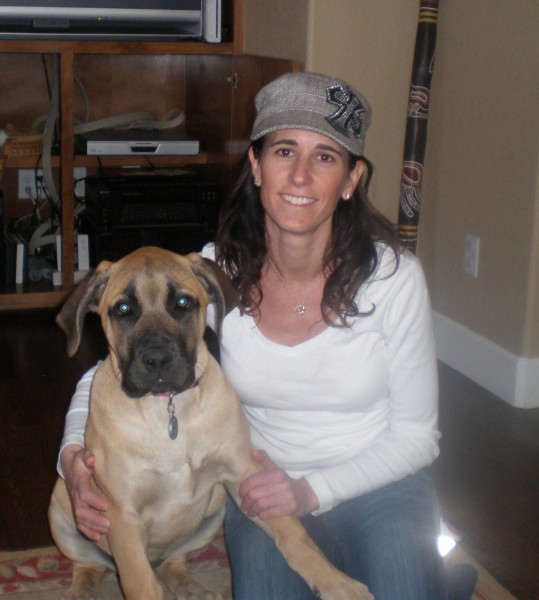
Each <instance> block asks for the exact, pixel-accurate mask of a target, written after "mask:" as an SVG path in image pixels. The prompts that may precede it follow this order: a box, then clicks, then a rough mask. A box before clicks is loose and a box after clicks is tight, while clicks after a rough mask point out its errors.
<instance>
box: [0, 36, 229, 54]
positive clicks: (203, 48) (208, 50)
mask: <svg viewBox="0 0 539 600" xmlns="http://www.w3.org/2000/svg"><path fill="white" fill-rule="evenodd" d="M235 51H236V48H235V44H233V43H231V42H225V43H221V44H209V43H207V42H197V41H189V42H186V41H182V42H106V41H101V42H94V41H88V42H77V41H62V40H5V39H3V40H0V52H2V53H3V52H7V53H15V54H20V53H24V54H66V53H72V54H129V55H156V54H168V55H174V54H181V55H190V54H203V55H219V54H232V53H233V52H235Z"/></svg>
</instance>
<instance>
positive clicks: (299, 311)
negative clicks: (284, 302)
mask: <svg viewBox="0 0 539 600" xmlns="http://www.w3.org/2000/svg"><path fill="white" fill-rule="evenodd" d="M268 261H269V264H270V265H271V266H272V267H273V269H274V270H275V272H276V273H277V277H278V278H279V280H280V281H281V283H282V284H283V286H284V287H285V288H286V290H287V291H288V295H290V288H289V287H288V284H287V283H286V281H285V279H284V277H283V276H282V275H281V271H279V269H278V268H277V265H276V264H275V263H274V262H273V260H271V257H269V256H268ZM320 277H321V275H320ZM293 311H294V313H295V314H296V315H297V316H298V317H301V316H302V315H304V314H305V313H306V312H307V306H306V305H305V303H304V302H300V303H299V304H296V305H295V306H294V308H293Z"/></svg>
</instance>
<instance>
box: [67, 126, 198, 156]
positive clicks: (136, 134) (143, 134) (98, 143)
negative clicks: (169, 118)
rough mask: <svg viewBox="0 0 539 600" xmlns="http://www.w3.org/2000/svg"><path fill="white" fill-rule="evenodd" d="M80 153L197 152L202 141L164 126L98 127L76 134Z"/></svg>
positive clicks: (189, 153)
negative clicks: (155, 127) (163, 128)
mask: <svg viewBox="0 0 539 600" xmlns="http://www.w3.org/2000/svg"><path fill="white" fill-rule="evenodd" d="M76 148H77V152H78V153H79V154H87V155H89V156H124V155H133V154H141V155H148V154H150V155H159V156H178V155H179V156H183V155H194V154H198V152H199V149H200V142H199V141H198V140H197V139H195V138H193V137H191V136H189V135H187V134H186V133H185V132H183V131H177V130H170V129H166V130H161V129H151V130H147V129H97V130H96V131H89V132H87V133H82V134H79V135H78V136H77V141H76Z"/></svg>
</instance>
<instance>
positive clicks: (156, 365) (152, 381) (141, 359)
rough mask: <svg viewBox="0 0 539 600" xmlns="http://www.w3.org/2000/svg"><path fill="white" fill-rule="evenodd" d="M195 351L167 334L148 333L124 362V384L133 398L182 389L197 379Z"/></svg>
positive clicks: (177, 391) (126, 391) (125, 389)
mask: <svg viewBox="0 0 539 600" xmlns="http://www.w3.org/2000/svg"><path fill="white" fill-rule="evenodd" d="M195 363H196V352H194V351H193V350H189V349H188V348H187V347H186V346H185V345H184V344H182V342H181V340H180V341H178V340H176V339H174V338H172V337H171V336H168V335H152V336H145V337H144V338H143V339H142V340H141V341H140V342H139V343H138V344H137V345H136V347H135V349H134V351H133V353H132V356H131V357H130V358H129V360H127V361H126V364H125V365H122V373H123V381H122V387H123V389H124V391H125V393H126V394H127V395H128V396H130V397H132V398H140V397H142V396H146V395H148V394H162V393H165V392H175V393H179V392H182V391H184V390H186V389H188V388H190V387H191V386H192V385H193V384H194V382H195Z"/></svg>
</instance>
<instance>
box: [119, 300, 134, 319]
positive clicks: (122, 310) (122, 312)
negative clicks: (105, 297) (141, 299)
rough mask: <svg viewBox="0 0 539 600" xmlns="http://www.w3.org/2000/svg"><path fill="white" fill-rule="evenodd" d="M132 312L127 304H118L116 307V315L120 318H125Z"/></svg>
mask: <svg viewBox="0 0 539 600" xmlns="http://www.w3.org/2000/svg"><path fill="white" fill-rule="evenodd" d="M131 312H132V309H131V305H130V304H129V303H128V302H120V303H119V304H117V306H116V313H117V314H118V316H120V317H125V316H126V315H130V314H131Z"/></svg>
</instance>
